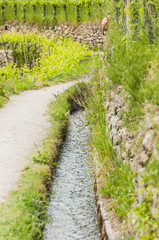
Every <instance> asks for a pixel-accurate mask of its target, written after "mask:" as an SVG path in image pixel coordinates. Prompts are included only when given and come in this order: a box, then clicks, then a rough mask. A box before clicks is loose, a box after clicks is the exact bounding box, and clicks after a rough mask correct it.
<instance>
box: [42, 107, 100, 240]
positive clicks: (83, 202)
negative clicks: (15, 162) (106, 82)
mask: <svg viewBox="0 0 159 240" xmlns="http://www.w3.org/2000/svg"><path fill="white" fill-rule="evenodd" d="M84 115H85V113H84V112H83V111H82V112H81V111H78V112H76V113H73V114H72V116H71V119H70V124H69V127H68V134H67V136H66V140H65V142H64V144H63V147H62V151H61V154H60V159H59V164H58V166H57V168H56V173H55V174H54V177H53V186H52V197H51V201H50V205H49V208H48V214H49V216H50V217H51V219H52V220H51V223H48V224H47V225H46V227H45V230H44V240H99V239H100V233H99V229H98V221H97V210H96V205H95V195H94V186H93V185H94V176H93V172H92V164H91V161H90V160H89V156H88V127H87V126H86V123H85V117H84Z"/></svg>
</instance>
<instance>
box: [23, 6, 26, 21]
mask: <svg viewBox="0 0 159 240" xmlns="http://www.w3.org/2000/svg"><path fill="white" fill-rule="evenodd" d="M23 19H24V20H26V5H25V4H24V6H23Z"/></svg>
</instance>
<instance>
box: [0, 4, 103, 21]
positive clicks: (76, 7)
mask: <svg viewBox="0 0 159 240" xmlns="http://www.w3.org/2000/svg"><path fill="white" fill-rule="evenodd" d="M0 6H1V11H0V19H1V23H3V22H4V21H5V20H9V19H13V18H15V19H22V20H30V21H34V22H40V23H44V22H45V23H47V24H56V23H58V22H60V21H69V22H78V23H80V22H83V21H88V20H95V19H102V17H104V16H105V14H106V9H107V8H106V5H105V3H104V1H102V0H101V1H74V0H72V1H71V0H70V1H62V0H61V1H30V0H26V1H18V0H17V1H1V2H0Z"/></svg>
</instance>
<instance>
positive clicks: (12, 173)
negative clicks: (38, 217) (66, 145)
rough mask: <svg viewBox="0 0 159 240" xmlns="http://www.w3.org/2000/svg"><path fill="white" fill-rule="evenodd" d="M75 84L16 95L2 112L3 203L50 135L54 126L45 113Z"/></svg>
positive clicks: (0, 175) (0, 186) (0, 191)
mask: <svg viewBox="0 0 159 240" xmlns="http://www.w3.org/2000/svg"><path fill="white" fill-rule="evenodd" d="M74 83H75V82H74ZM74 83H73V82H71V83H64V84H59V85H54V86H51V87H45V88H42V89H40V90H31V91H26V92H23V93H21V94H20V95H16V96H15V95H14V96H12V97H11V98H10V100H9V102H8V103H7V104H6V105H5V106H4V107H3V108H2V109H0V203H1V202H3V201H5V199H6V197H7V196H8V194H9V193H10V191H11V190H13V189H16V185H17V181H18V179H19V178H20V175H21V172H22V170H23V169H24V167H25V166H26V165H27V164H28V160H27V155H28V154H29V153H31V152H32V151H33V150H34V149H35V144H36V145H38V144H39V143H40V142H41V141H42V140H43V139H44V138H45V136H46V132H47V131H46V130H47V129H48V127H49V126H50V124H49V121H48V117H47V116H46V114H45V112H46V110H47V109H48V107H47V105H48V103H49V102H50V100H51V99H52V98H53V95H54V94H57V93H58V92H59V93H60V92H62V91H64V90H65V89H67V88H68V87H70V86H71V85H73V84H74Z"/></svg>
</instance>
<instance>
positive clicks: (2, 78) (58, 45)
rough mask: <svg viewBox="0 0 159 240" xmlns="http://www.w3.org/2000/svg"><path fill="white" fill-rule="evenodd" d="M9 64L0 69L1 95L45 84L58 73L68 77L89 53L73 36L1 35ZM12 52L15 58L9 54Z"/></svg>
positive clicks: (52, 79) (2, 45)
mask: <svg viewBox="0 0 159 240" xmlns="http://www.w3.org/2000/svg"><path fill="white" fill-rule="evenodd" d="M1 39H2V42H1V47H3V48H4V53H5V59H6V63H7V65H6V66H4V67H3V68H0V96H1V104H2V103H3V97H5V96H7V95H8V94H9V93H19V92H20V91H22V90H26V89H31V88H38V87H40V86H43V84H44V82H45V80H47V81H50V82H51V81H54V77H55V76H56V75H59V74H60V75H64V76H67V74H68V73H69V72H72V73H73V72H74V71H75V70H76V68H78V65H79V62H80V61H81V60H84V59H85V56H88V55H90V52H89V51H88V49H87V47H86V46H81V45H80V44H79V43H75V42H73V41H72V40H70V39H64V40H62V39H58V40H57V41H55V40H54V39H53V38H52V39H50V40H49V39H48V38H47V37H45V36H38V35H36V34H26V35H24V34H21V33H19V34H17V33H14V32H13V33H12V34H2V35H1ZM9 51H11V52H12V55H11V56H12V57H9Z"/></svg>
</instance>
